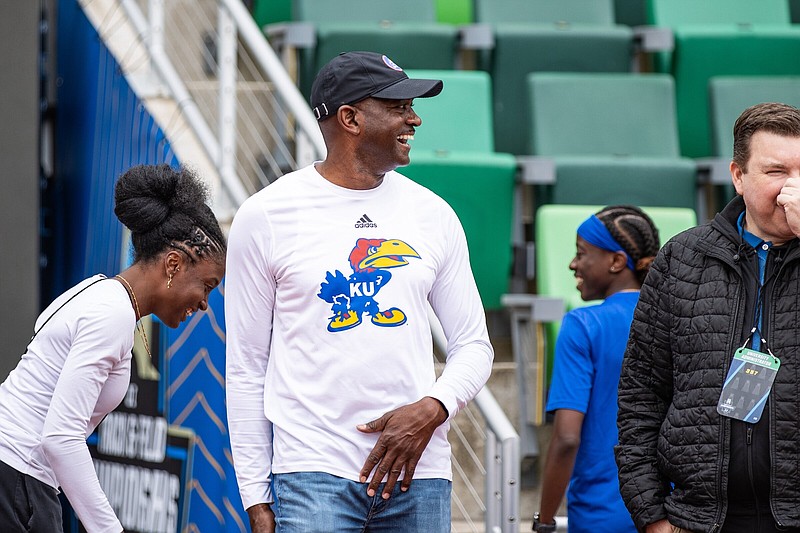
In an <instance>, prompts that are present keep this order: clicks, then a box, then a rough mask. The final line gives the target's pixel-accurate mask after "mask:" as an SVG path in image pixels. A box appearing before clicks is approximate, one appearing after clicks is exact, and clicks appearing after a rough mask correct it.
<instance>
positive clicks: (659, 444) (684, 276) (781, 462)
mask: <svg viewBox="0 0 800 533" xmlns="http://www.w3.org/2000/svg"><path fill="white" fill-rule="evenodd" d="M743 210H744V202H743V201H742V200H741V198H740V197H737V198H736V199H734V200H733V201H732V202H731V203H730V204H728V206H727V207H726V208H725V210H724V211H723V212H722V213H721V214H718V215H717V216H716V218H715V219H714V220H713V221H712V222H711V223H708V224H705V225H702V226H699V227H696V228H693V229H691V230H688V231H686V232H684V233H682V234H680V235H678V236H676V237H675V238H673V239H672V240H670V241H669V242H668V243H667V244H666V245H665V246H664V247H663V249H662V250H661V252H659V255H658V257H657V258H656V260H655V261H654V263H653V266H652V268H651V270H650V273H649V274H648V277H647V280H646V281H645V284H644V286H643V287H642V292H641V296H640V299H639V304H638V306H637V308H636V312H635V314H634V319H633V324H632V325H631V334H630V339H629V342H628V349H627V351H626V354H625V360H624V362H623V368H622V375H621V377H620V384H619V415H618V426H619V445H618V446H617V447H616V450H615V451H616V457H617V464H618V465H619V480H620V491H621V493H622V498H623V500H625V503H626V505H627V506H628V510H629V511H630V512H631V515H632V516H633V520H634V522H635V523H636V526H637V527H638V528H640V530H643V529H644V527H645V526H646V525H647V524H650V523H653V522H655V521H657V520H660V519H662V518H667V517H669V519H670V521H671V522H672V523H673V524H674V525H676V526H680V527H682V528H686V529H689V530H691V531H696V532H701V531H703V532H714V531H718V530H719V528H720V526H721V525H722V523H723V522H724V520H725V516H726V513H727V510H728V489H729V487H728V482H729V479H731V478H737V479H741V476H740V475H739V474H742V472H741V471H740V470H739V469H748V465H747V464H740V463H741V462H740V461H733V462H731V460H730V459H731V454H732V449H731V446H732V444H731V441H732V439H731V434H732V432H731V428H732V426H733V427H734V428H735V427H736V425H739V427H741V426H742V425H743V423H742V422H738V421H733V424H732V420H731V419H729V418H726V417H722V416H720V415H719V414H717V410H716V406H717V402H718V400H719V397H720V392H721V389H722V383H723V381H724V378H725V376H726V375H727V372H728V367H729V365H730V361H731V359H732V356H733V352H734V350H735V349H736V348H738V347H739V346H741V345H742V343H743V342H744V340H745V339H746V338H747V337H748V335H749V333H750V329H751V327H752V326H753V316H754V308H755V306H754V303H755V301H756V294H757V288H758V263H757V257H756V254H755V252H754V250H753V248H752V247H751V246H749V245H747V244H745V243H743V241H742V239H741V237H740V236H739V234H738V231H737V229H736V220H737V217H738V215H739V214H740V213H741V212H742V211H743ZM765 280H766V281H765V292H764V294H765V297H764V313H763V317H762V333H763V337H764V338H765V339H767V340H768V341H769V347H770V348H771V349H772V352H773V353H774V354H775V355H776V356H777V357H778V358H780V360H781V368H780V371H779V372H778V375H777V377H776V379H775V383H774V386H773V390H772V393H771V395H770V398H769V401H768V403H767V406H766V408H765V413H764V416H765V418H767V417H768V420H764V428H765V429H766V430H767V432H768V433H767V435H768V438H764V439H763V440H762V441H761V442H762V443H763V444H762V446H763V448H764V449H763V450H760V451H761V452H762V453H765V454H767V455H768V457H767V458H766V459H767V460H766V462H765V463H762V464H766V465H768V467H767V468H769V470H770V471H769V473H768V475H765V476H763V478H762V479H766V480H767V482H766V487H768V489H769V490H768V492H769V505H770V507H771V510H772V515H773V517H774V518H775V520H776V522H777V523H778V524H779V525H782V526H793V527H799V526H800V248H799V247H798V240H797V239H794V240H792V241H790V242H789V243H787V244H786V245H783V246H780V247H774V248H772V250H771V251H770V253H769V255H768V259H767V264H766V271H765ZM759 425H760V424H759ZM737 434H738V432H737ZM733 446H734V450H733V452H734V455H741V454H740V453H736V452H741V450H739V449H738V448H736V447H739V446H745V444H744V441H743V439H737V438H736V437H735V436H734V439H733ZM758 451H759V450H756V452H758ZM734 463H736V464H734ZM744 475H747V472H744ZM670 483H673V484H674V489H672V490H671V486H670ZM748 489H751V487H741V490H748ZM734 490H736V491H738V490H739V488H738V487H734ZM764 497H765V498H766V495H764Z"/></svg>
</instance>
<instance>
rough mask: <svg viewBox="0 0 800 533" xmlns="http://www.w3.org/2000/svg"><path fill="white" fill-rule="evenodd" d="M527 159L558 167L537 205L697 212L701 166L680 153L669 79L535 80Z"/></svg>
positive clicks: (581, 76) (572, 76)
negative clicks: (623, 206)
mask: <svg viewBox="0 0 800 533" xmlns="http://www.w3.org/2000/svg"><path fill="white" fill-rule="evenodd" d="M527 84H528V95H529V96H528V98H529V101H530V106H529V107H530V114H529V118H528V120H529V123H530V125H529V127H528V129H529V130H530V131H531V132H532V139H531V143H530V146H529V148H528V153H529V154H532V155H536V156H546V157H550V158H552V159H553V160H554V161H555V167H556V168H555V172H556V176H555V183H554V184H552V185H545V186H539V187H538V188H537V192H536V204H537V205H542V204H544V203H566V204H609V203H622V202H624V203H631V204H637V205H652V206H672V207H685V208H691V209H694V208H695V204H696V196H697V193H696V190H697V189H696V181H697V176H696V165H695V163H694V162H693V161H691V160H689V159H686V158H681V157H680V156H679V152H678V136H677V123H676V118H675V103H674V95H673V83H672V79H671V77H670V76H669V75H665V74H588V73H566V74H558V73H553V74H548V73H538V74H530V75H529V76H528V78H527Z"/></svg>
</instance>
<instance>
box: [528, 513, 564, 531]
mask: <svg viewBox="0 0 800 533" xmlns="http://www.w3.org/2000/svg"><path fill="white" fill-rule="evenodd" d="M557 527H558V526H557V525H556V521H555V520H553V521H552V522H551V523H549V524H542V523H541V522H539V513H538V512H537V513H533V528H532V529H533V531H538V532H539V533H555V532H556V528H557Z"/></svg>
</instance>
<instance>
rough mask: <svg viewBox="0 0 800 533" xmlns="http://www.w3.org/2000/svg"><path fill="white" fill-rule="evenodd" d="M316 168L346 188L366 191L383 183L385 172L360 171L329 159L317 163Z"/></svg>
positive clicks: (333, 181) (335, 183)
mask: <svg viewBox="0 0 800 533" xmlns="http://www.w3.org/2000/svg"><path fill="white" fill-rule="evenodd" d="M315 168H316V170H317V172H318V173H319V175H320V176H322V177H323V178H325V179H326V180H328V181H330V182H331V183H333V184H334V185H338V186H339V187H343V188H345V189H353V190H358V191H366V190H369V189H374V188H376V187H379V186H380V185H381V183H383V178H384V176H385V174H381V175H378V176H376V175H373V174H370V173H368V172H363V171H361V172H359V171H358V170H357V169H352V168H349V167H348V166H347V165H336V164H334V163H331V162H329V160H327V159H326V160H325V161H322V162H321V163H317V164H316V165H315Z"/></svg>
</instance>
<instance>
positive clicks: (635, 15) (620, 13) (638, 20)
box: [614, 0, 647, 27]
mask: <svg viewBox="0 0 800 533" xmlns="http://www.w3.org/2000/svg"><path fill="white" fill-rule="evenodd" d="M614 20H615V21H616V23H617V24H624V25H626V26H631V27H634V26H644V25H645V24H647V0H614Z"/></svg>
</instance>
